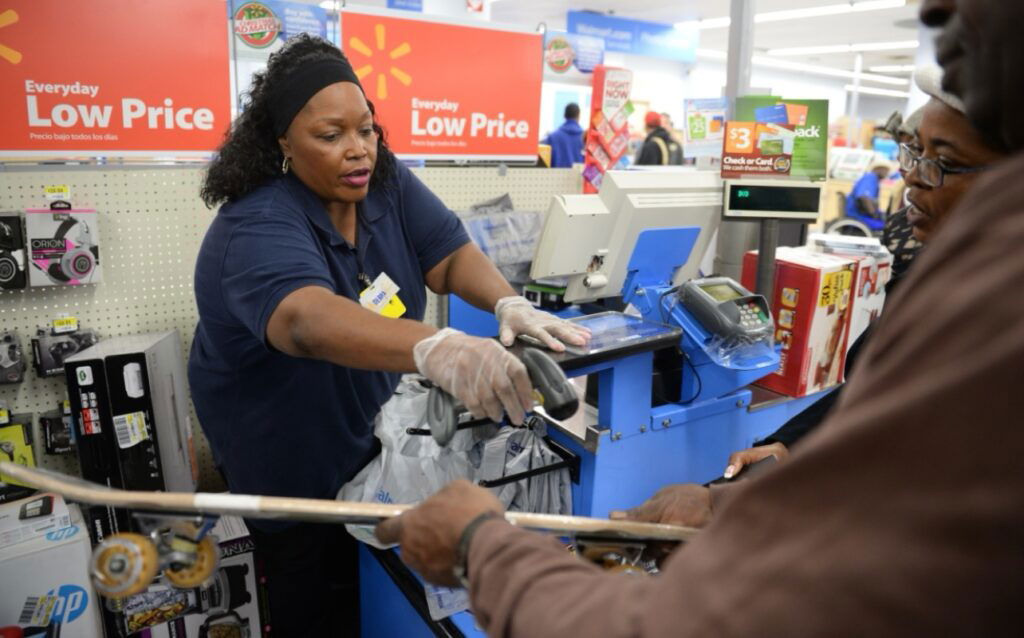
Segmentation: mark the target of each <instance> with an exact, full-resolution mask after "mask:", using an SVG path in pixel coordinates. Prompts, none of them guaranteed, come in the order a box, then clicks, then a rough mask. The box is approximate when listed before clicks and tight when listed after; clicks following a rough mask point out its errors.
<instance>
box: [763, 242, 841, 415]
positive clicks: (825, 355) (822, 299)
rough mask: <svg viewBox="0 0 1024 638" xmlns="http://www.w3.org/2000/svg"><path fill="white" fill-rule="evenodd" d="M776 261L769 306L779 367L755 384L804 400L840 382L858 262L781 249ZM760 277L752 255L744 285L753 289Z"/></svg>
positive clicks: (777, 253)
mask: <svg viewBox="0 0 1024 638" xmlns="http://www.w3.org/2000/svg"><path fill="white" fill-rule="evenodd" d="M775 260H776V261H775V292H774V294H773V295H772V298H771V299H770V300H769V304H770V305H771V308H772V316H773V318H774V320H775V341H776V343H778V344H780V345H781V346H782V351H781V353H780V358H781V362H780V365H779V369H778V370H777V371H775V372H774V373H772V374H770V375H768V376H766V377H764V378H763V379H761V380H760V381H758V382H757V384H758V385H760V386H762V387H764V388H767V389H769V390H772V391H775V392H778V393H780V394H785V395H789V396H793V397H802V396H806V395H808V394H814V393H815V392H820V391H821V390H825V389H827V388H830V387H832V386H835V385H838V384H839V383H842V381H843V368H844V366H845V365H846V347H847V333H848V330H849V326H850V312H851V310H852V305H851V303H850V302H851V298H852V296H851V293H852V290H853V283H854V278H855V276H856V272H857V262H856V261H855V260H853V259H850V258H847V257H840V256H837V255H826V254H820V253H813V252H810V251H808V250H806V249H803V248H779V249H778V250H777V251H776V253H775ZM756 277H757V252H756V251H751V252H748V253H747V254H746V255H744V256H743V285H744V286H746V287H747V288H750V289H753V288H754V287H755V280H756Z"/></svg>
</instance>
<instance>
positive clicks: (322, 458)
mask: <svg viewBox="0 0 1024 638" xmlns="http://www.w3.org/2000/svg"><path fill="white" fill-rule="evenodd" d="M358 224H359V225H358V230H357V232H356V240H357V245H356V246H355V247H352V246H351V245H350V244H349V243H348V242H347V241H346V240H345V239H344V238H342V236H341V235H340V234H339V233H338V231H337V230H336V229H335V228H334V226H333V224H332V223H331V221H330V219H329V218H328V216H327V210H326V209H325V208H324V206H323V204H322V203H321V202H320V200H319V199H318V198H317V197H316V195H315V194H314V193H313V192H312V191H311V190H309V189H308V188H307V187H306V186H305V185H304V184H303V183H302V182H301V181H299V180H298V179H297V178H296V177H294V176H292V175H287V176H283V177H281V178H277V179H275V180H273V181H272V182H270V183H268V184H266V185H264V186H262V187H260V188H259V189H257V190H255V191H253V192H252V193H250V194H249V195H246V196H245V197H243V198H241V199H239V200H238V201H236V202H232V203H229V204H226V205H224V206H223V207H221V209H220V211H219V212H218V213H217V217H216V218H215V219H214V221H213V223H212V224H211V225H210V229H209V230H208V231H207V233H206V238H205V239H204V240H203V245H202V248H201V249H200V251H199V257H198V261H197V263H196V272H195V294H196V303H197V305H198V308H199V324H198V325H197V326H196V334H195V339H194V340H193V342H192V352H191V355H190V358H189V364H188V376H189V384H190V386H191V391H192V399H193V402H194V403H195V408H196V414H197V415H198V417H199V422H200V424H201V425H202V428H203V431H204V432H205V433H206V436H207V438H208V439H209V441H210V446H211V447H212V450H213V455H214V461H215V462H216V463H217V464H218V466H220V467H221V468H222V470H223V471H224V473H225V475H226V476H227V479H228V484H229V486H230V488H231V491H233V492H236V493H249V494H269V495H275V496H278V495H279V496H305V497H312V498H334V497H335V494H336V492H337V491H338V489H339V488H340V487H341V485H342V484H343V483H345V482H347V481H348V480H350V479H351V478H352V477H353V476H354V475H355V474H356V473H357V472H358V471H359V470H360V469H361V468H362V467H363V466H364V465H365V464H366V463H367V462H368V461H369V460H370V459H372V458H373V457H374V456H375V455H376V454H377V452H378V442H377V439H376V438H375V437H374V436H373V419H374V417H375V416H376V415H377V412H378V411H379V409H380V406H381V405H382V404H383V403H384V402H385V401H387V400H388V398H389V397H390V396H391V394H392V391H393V390H394V388H395V386H396V384H397V383H398V379H399V376H400V375H398V374H394V373H387V372H377V371H369V370H358V369H354V368H347V367H343V366H338V365H334V364H332V363H328V362H326V361H318V360H314V359H302V358H297V357H292V356H289V355H286V354H283V353H281V352H278V351H277V350H275V349H274V348H273V347H272V346H270V345H269V344H268V342H267V341H266V328H267V322H268V321H269V319H270V316H271V314H273V312H274V309H275V308H277V305H278V304H279V303H280V302H281V300H282V299H284V298H285V297H286V296H287V295H288V294H289V293H291V292H293V291H295V290H297V289H299V288H303V287H305V286H322V287H324V288H327V289H329V290H332V291H334V292H335V293H336V294H339V295H343V296H345V297H348V298H349V299H352V300H356V301H358V298H359V292H360V291H361V290H362V288H363V287H364V286H361V284H360V283H359V281H358V275H359V273H360V272H363V273H365V274H366V275H368V276H369V277H370V279H375V278H376V277H377V276H378V275H379V274H381V273H382V272H386V273H387V274H388V276H389V277H391V279H392V280H394V281H395V283H397V284H398V285H399V286H400V288H401V290H400V291H399V293H398V296H399V298H400V299H401V300H402V302H403V303H404V304H405V306H406V308H407V313H406V314H405V318H408V319H417V320H422V319H423V313H424V309H425V308H426V303H427V297H426V290H425V283H424V273H426V272H427V271H429V270H430V269H431V268H433V267H434V266H436V265H437V264H438V263H439V262H440V261H441V260H443V259H444V258H445V257H447V256H448V255H450V254H451V253H453V252H454V251H455V250H456V249H458V248H459V247H461V246H462V245H463V244H465V243H467V242H468V241H469V237H468V236H467V235H466V232H465V230H464V229H463V227H462V224H461V223H460V221H459V219H458V217H456V216H455V214H454V213H452V212H451V211H449V210H448V209H447V208H446V207H445V205H444V204H443V203H441V200H440V199H438V198H437V196H435V195H434V194H433V193H431V192H430V191H429V190H428V189H427V187H426V186H424V185H423V183H422V182H420V180H419V179H418V178H417V177H416V176H415V175H413V174H412V173H411V172H410V171H409V170H408V169H407V168H405V167H404V166H398V168H397V175H396V176H395V178H394V179H393V181H392V182H391V183H390V184H388V185H387V186H386V187H383V188H381V187H378V188H374V189H371V191H370V194H369V195H368V196H367V198H366V199H365V200H364V201H363V202H361V203H360V204H359V206H358Z"/></svg>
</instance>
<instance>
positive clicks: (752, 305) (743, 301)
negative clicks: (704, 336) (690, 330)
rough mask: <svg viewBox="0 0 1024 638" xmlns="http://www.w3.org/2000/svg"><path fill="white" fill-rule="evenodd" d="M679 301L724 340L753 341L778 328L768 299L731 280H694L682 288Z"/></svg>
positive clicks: (701, 322) (708, 329)
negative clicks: (770, 310) (773, 320)
mask: <svg viewBox="0 0 1024 638" xmlns="http://www.w3.org/2000/svg"><path fill="white" fill-rule="evenodd" d="M679 301H680V302H681V303H682V304H683V306H684V307H685V308H686V309H687V310H689V311H690V313H691V314H692V315H693V317H694V318H695V319H696V320H697V321H699V322H700V324H701V325H702V326H704V329H705V330H707V331H708V332H711V333H712V334H715V335H717V336H719V337H722V338H725V339H736V340H740V341H746V342H753V341H758V340H760V339H763V338H764V337H766V336H768V335H770V334H772V331H773V330H774V329H775V326H774V324H773V323H772V316H771V313H770V312H768V302H767V301H765V298H764V297H763V296H761V295H755V294H754V293H752V292H750V291H749V290H747V289H746V288H744V287H743V286H741V285H739V284H738V283H736V282H735V281H734V280H732V279H730V278H729V277H708V278H706V279H692V280H690V281H688V282H686V283H685V284H683V285H682V286H680V288H679Z"/></svg>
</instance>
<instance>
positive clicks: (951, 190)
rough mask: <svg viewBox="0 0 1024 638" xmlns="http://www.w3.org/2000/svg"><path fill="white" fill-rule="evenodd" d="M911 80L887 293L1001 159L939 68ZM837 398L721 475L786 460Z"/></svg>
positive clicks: (734, 458) (733, 459)
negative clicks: (903, 203) (913, 95)
mask: <svg viewBox="0 0 1024 638" xmlns="http://www.w3.org/2000/svg"><path fill="white" fill-rule="evenodd" d="M914 77H915V81H916V82H917V85H918V87H920V89H921V90H922V91H923V92H925V93H926V94H928V95H929V96H930V97H931V99H930V100H929V101H928V103H927V104H925V105H924V106H923V107H922V108H921V109H920V120H919V124H918V125H917V130H916V135H913V136H912V137H911V139H909V140H905V141H903V142H902V143H901V144H900V156H899V158H900V172H901V173H902V174H903V179H904V180H905V181H906V184H907V195H906V197H907V201H908V206H907V207H906V208H904V209H903V210H900V211H899V212H897V213H895V214H893V215H892V216H891V217H890V218H889V220H888V221H887V222H886V229H885V232H884V233H883V238H882V241H883V243H884V244H885V245H886V246H889V247H890V250H893V246H897V247H898V249H897V250H893V252H894V256H895V257H896V262H894V264H893V279H892V280H891V283H890V285H889V291H890V292H891V291H892V287H893V286H894V285H895V284H896V283H897V282H898V281H899V280H900V279H901V278H902V277H903V275H904V274H905V272H906V269H907V267H909V264H910V262H911V261H912V260H913V258H914V256H915V255H916V252H917V247H916V244H917V242H920V243H921V244H927V243H928V242H929V241H931V240H932V239H933V238H934V236H935V233H936V232H937V231H938V230H939V229H940V227H941V226H942V225H943V224H944V223H945V221H946V216H947V215H948V214H949V213H950V212H952V210H953V209H954V208H955V207H956V205H957V203H959V201H960V199H961V198H962V197H963V196H964V194H965V193H966V192H967V191H968V190H969V189H970V188H971V186H972V185H973V184H974V182H975V181H977V179H978V178H979V177H980V176H981V174H982V173H983V172H984V171H985V170H986V169H988V168H989V167H990V166H991V165H993V164H995V163H996V162H998V161H999V160H1000V159H1002V158H1003V157H1004V155H1003V154H1002V153H1000V152H999V151H996V150H993V149H992V148H990V147H989V146H987V145H986V144H985V142H984V141H983V140H982V138H981V136H980V135H979V134H978V132H977V131H976V130H974V128H973V127H972V126H971V123H970V122H969V121H968V120H967V116H966V115H964V105H963V102H962V101H961V100H960V99H959V98H957V97H956V96H954V95H950V94H948V93H945V92H943V91H942V88H941V79H942V78H941V75H940V72H939V69H938V68H936V67H926V68H920V69H918V70H917V72H916V73H915V76H914ZM911 119H917V114H916V113H915V115H914V116H912V117H911V118H908V121H910V120H911ZM870 332H871V331H870V329H869V330H868V331H866V332H865V333H864V334H863V335H861V337H860V338H859V339H858V340H857V341H856V342H854V344H853V345H852V346H851V347H850V351H849V353H848V354H847V358H846V369H847V371H848V372H849V371H850V370H853V369H854V367H853V365H854V362H855V361H856V359H857V355H858V354H859V353H860V352H861V351H862V350H863V345H864V343H865V342H866V341H867V338H868V337H869V335H870ZM847 376H849V375H847ZM841 394H842V391H841V389H840V390H836V391H835V392H832V393H831V394H829V395H827V396H825V397H824V398H822V399H820V400H819V401H818V402H816V403H814V404H813V405H811V406H810V407H809V408H807V409H806V410H805V411H804V412H802V413H801V414H798V415H797V416H795V417H793V418H792V419H790V420H789V421H788V422H787V423H786V424H784V425H783V426H782V427H781V428H779V429H778V430H777V431H776V432H774V433H773V434H771V435H769V436H768V437H766V438H765V439H764V440H763V441H760V442H759V443H757V444H756V445H755V446H754V447H752V448H748V449H746V450H740V451H738V452H734V453H733V454H732V455H731V456H730V457H729V461H728V462H727V464H726V469H725V476H726V477H731V476H734V475H735V474H737V473H738V472H739V471H740V470H741V469H743V468H744V467H745V466H747V465H750V464H751V463H755V462H757V461H760V460H762V459H764V458H766V457H769V456H774V457H775V458H777V459H784V458H785V457H786V456H788V455H789V450H790V448H791V447H792V446H793V445H794V444H796V443H797V442H798V441H799V440H800V439H801V438H803V437H804V436H805V435H806V434H807V433H808V432H810V431H811V430H813V429H814V428H815V427H817V426H818V424H820V423H821V422H822V421H824V419H825V417H826V416H827V415H828V413H829V412H830V411H831V409H832V406H833V405H834V404H835V403H836V402H837V401H838V399H839V397H840V396H841ZM668 489H671V488H668ZM654 500H656V499H652V501H654ZM688 522H690V523H693V521H692V520H691V521H688Z"/></svg>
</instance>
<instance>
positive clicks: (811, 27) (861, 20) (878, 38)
mask: <svg viewBox="0 0 1024 638" xmlns="http://www.w3.org/2000/svg"><path fill="white" fill-rule="evenodd" d="M840 2H843V0H756V2H755V7H756V8H755V11H756V12H757V13H761V12H771V11H785V10H792V9H804V8H809V7H820V6H824V5H833V4H838V3H840ZM729 4H730V3H729V2H728V0H676V1H674V2H671V1H666V0H493V5H492V8H491V19H492V20H494V21H495V22H510V23H515V24H526V25H529V26H536V25H537V24H538V23H539V22H544V23H546V24H547V26H548V27H549V28H565V16H566V13H567V12H568V11H570V10H574V9H576V10H582V9H590V10H593V11H600V12H603V13H611V14H614V15H616V16H619V17H622V18H635V19H638V20H649V21H651V22H662V23H666V24H673V23H675V22H681V21H683V20H692V19H708V18H721V17H726V16H728V15H729ZM917 10H918V0H909V1H908V3H907V5H906V6H903V7H899V8H895V9H882V10H877V11H866V12H863V13H849V14H841V15H834V16H820V17H813V18H802V19H797V20H790V21H786V22H769V23H762V24H757V25H755V27H754V48H755V53H756V54H762V55H763V54H764V53H765V52H766V51H767V50H769V49H775V48H783V47H804V46H820V45H836V44H858V43H863V42H899V41H907V40H917V39H918V29H917ZM728 39H729V30H728V29H727V28H718V29H702V30H701V33H700V48H701V49H716V50H718V51H722V52H725V51H726V50H727V49H728ZM914 55H915V51H914V50H913V49H902V50H890V51H870V52H866V53H864V67H865V70H867V67H870V66H879V65H904V64H907V65H909V64H913V62H914ZM783 59H786V60H791V61H794V62H797V61H799V62H805V63H811V64H816V65H820V66H829V67H834V68H838V69H845V70H849V71H852V70H853V67H854V60H855V55H854V54H852V53H829V54H817V55H812V56H800V57H792V56H787V57H785V58H783ZM896 75H901V76H902V77H906V76H909V75H910V74H909V73H903V74H896Z"/></svg>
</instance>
